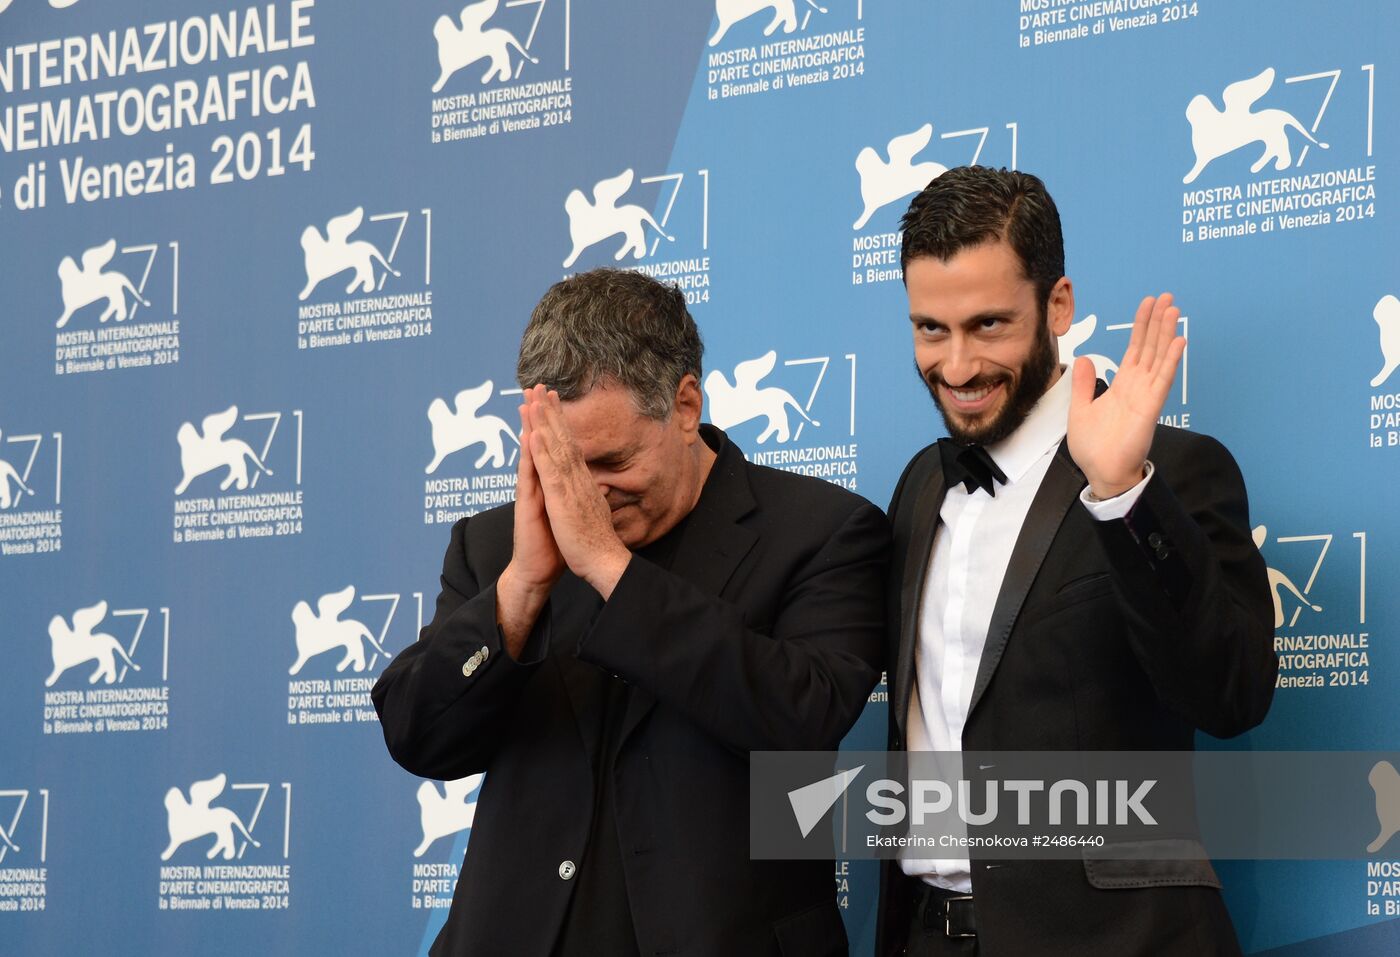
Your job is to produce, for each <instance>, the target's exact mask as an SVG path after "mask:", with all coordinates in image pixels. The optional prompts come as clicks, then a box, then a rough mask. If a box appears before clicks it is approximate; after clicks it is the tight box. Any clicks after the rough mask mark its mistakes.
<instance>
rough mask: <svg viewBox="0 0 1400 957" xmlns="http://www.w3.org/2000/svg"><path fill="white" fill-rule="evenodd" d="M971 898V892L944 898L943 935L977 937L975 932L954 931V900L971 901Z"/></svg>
mask: <svg viewBox="0 0 1400 957" xmlns="http://www.w3.org/2000/svg"><path fill="white" fill-rule="evenodd" d="M970 900H972V895H971V894H959V895H958V896H956V897H945V898H944V899H943V936H944V937H976V936H977V935H976V934H975V933H972V934H955V933H953V902H954V901H970Z"/></svg>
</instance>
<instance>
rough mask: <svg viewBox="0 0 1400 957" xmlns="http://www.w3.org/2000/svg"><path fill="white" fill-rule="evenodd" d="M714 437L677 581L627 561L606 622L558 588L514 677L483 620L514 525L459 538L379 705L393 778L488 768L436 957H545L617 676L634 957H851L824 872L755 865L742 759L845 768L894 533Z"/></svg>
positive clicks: (675, 570)
mask: <svg viewBox="0 0 1400 957" xmlns="http://www.w3.org/2000/svg"><path fill="white" fill-rule="evenodd" d="M704 430H705V436H706V440H707V441H708V442H709V443H710V444H711V446H712V447H715V448H716V451H717V453H718V458H717V459H716V461H715V463H714V466H713V468H712V470H711V473H710V475H709V478H708V481H707V482H706V485H705V488H704V491H703V493H702V495H701V497H700V500H699V502H698V503H697V504H696V507H695V509H694V510H693V511H692V512H691V513H690V517H689V519H688V521H687V523H686V525H685V527H684V529H683V530H682V532H681V536H682V537H681V539H680V541H679V543H678V547H677V551H676V552H675V553H674V557H673V559H672V562H671V565H670V570H669V571H665V570H662V569H661V568H659V567H658V566H656V565H655V564H652V563H650V562H648V561H647V560H646V559H644V558H642V557H640V556H636V555H634V556H633V558H632V561H631V563H630V564H629V565H628V568H627V570H626V572H625V573H624V574H623V576H622V579H621V580H620V581H619V582H618V584H617V588H616V589H615V591H614V592H613V594H612V597H611V598H610V599H609V601H608V602H607V603H606V604H602V605H601V606H600V603H599V599H598V596H597V593H596V592H594V591H593V590H592V589H591V588H590V587H589V586H588V585H587V584H585V583H584V582H582V581H581V580H579V579H577V578H575V577H573V576H571V575H568V574H566V575H565V577H564V578H563V579H561V580H560V582H559V583H558V584H557V585H556V586H555V589H554V591H553V593H552V595H551V598H550V602H549V605H548V607H547V608H546V610H545V612H544V614H543V615H542V616H541V620H540V623H539V624H538V625H537V626H536V629H535V631H534V633H533V634H532V635H531V637H530V640H529V642H528V644H527V646H526V649H525V651H524V652H523V653H522V655H521V660H519V661H517V660H515V659H513V658H511V656H510V655H509V654H507V653H506V651H505V650H504V648H503V646H502V641H501V638H500V635H499V631H498V629H497V626H496V619H495V604H496V597H495V588H494V582H495V580H496V579H497V578H498V577H499V575H500V573H501V571H502V570H503V569H504V568H505V566H506V563H507V562H508V561H509V560H510V555H511V530H512V516H513V512H512V508H511V507H504V508H499V509H494V510H492V511H489V512H485V513H483V514H480V515H477V516H475V517H472V518H470V519H464V520H463V521H461V522H459V523H458V524H457V525H456V526H454V528H453V530H452V541H451V543H450V545H449V546H448V549H447V557H446V559H445V560H444V562H443V571H442V592H441V594H440V595H439V596H438V600H437V610H436V614H435V615H434V616H433V620H432V622H431V623H430V624H429V625H428V626H427V627H426V628H425V629H424V631H423V634H422V635H421V636H420V638H419V640H418V642H417V643H416V644H414V645H413V646H412V647H411V648H407V649H405V650H404V651H402V652H401V653H400V654H399V655H398V657H397V658H395V660H394V662H393V664H391V665H390V666H389V667H388V668H387V669H385V672H384V675H383V677H382V678H381V679H380V680H379V682H378V683H377V685H376V686H375V689H374V692H373V698H374V702H375V706H376V707H377V708H378V710H379V714H380V718H381V720H382V722H383V729H384V737H385V740H386V742H387V743H388V746H389V751H390V754H391V755H392V756H393V758H394V760H396V761H397V762H398V763H399V764H401V765H402V766H403V767H404V768H406V769H407V770H409V771H411V772H413V773H414V774H419V775H422V776H424V777H431V778H441V779H453V778H459V777H462V776H463V775H466V774H470V773H473V772H478V771H485V772H486V780H485V783H484V784H483V787H482V794H481V797H480V800H479V802H478V805H477V811H476V819H475V824H474V826H473V828H472V834H471V840H470V845H469V848H468V851H467V855H466V862H465V865H464V867H463V869H462V872H461V878H460V880H459V882H458V886H457V893H456V895H455V897H454V899H453V903H452V909H451V912H450V914H449V916H448V920H447V924H446V926H445V927H444V928H443V931H442V933H441V935H440V936H439V937H438V940H437V942H436V943H435V944H434V947H433V951H432V952H433V954H435V955H447V954H470V955H471V957H496V955H501V957H547V955H549V954H550V952H551V949H552V947H553V945H554V943H555V938H556V936H557V934H558V932H559V928H560V926H561V924H562V922H563V920H564V917H565V911H566V908H567V906H568V903H569V897H570V892H571V890H572V889H573V883H572V882H571V881H570V880H569V879H567V878H566V877H565V876H564V875H565V874H566V873H567V874H569V875H570V876H572V871H571V870H570V869H569V868H566V867H563V864H564V862H566V861H567V862H572V863H573V864H574V865H577V864H578V863H579V862H580V861H582V860H583V858H584V857H585V856H586V855H587V854H588V853H589V834H588V829H589V825H590V821H591V817H592V807H593V800H594V782H593V773H594V772H593V767H594V762H593V761H592V756H593V754H594V751H595V749H596V748H597V747H598V735H599V720H598V712H599V710H600V708H599V705H600V698H601V694H602V690H601V688H602V682H603V681H604V680H605V679H606V677H607V675H617V676H620V677H621V678H623V679H624V680H626V681H627V682H629V683H630V684H631V685H633V693H632V695H631V700H630V703H629V706H628V710H627V712H626V713H625V714H624V717H623V721H622V738H621V744H620V746H619V750H618V751H617V755H616V762H615V767H614V774H615V781H614V784H615V791H614V794H615V800H614V805H615V814H616V824H617V835H618V839H619V843H620V845H621V855H622V864H623V869H624V871H625V875H624V876H625V881H626V887H627V892H628V899H629V902H630V907H631V911H632V915H633V920H634V922H635V926H636V931H637V938H638V943H639V945H640V949H641V953H642V954H644V955H651V954H694V955H713V957H733V955H778V954H783V955H788V957H797V955H801V957H812V955H825V954H845V953H846V949H847V947H846V937H845V932H844V929H843V926H842V922H841V917H840V914H839V912H838V910H837V907H836V903H835V893H834V884H833V882H832V877H831V873H832V871H831V864H830V862H821V861H753V860H750V859H749V770H748V753H749V752H750V751H751V750H783V749H812V750H823V749H832V750H834V749H835V748H836V746H837V744H838V743H839V742H840V740H841V738H842V737H843V736H844V735H845V734H846V732H847V731H848V730H849V729H850V727H851V725H852V724H853V723H854V722H855V720H856V718H857V717H858V716H859V714H860V712H861V709H862V708H863V707H864V705H865V702H866V697H867V695H868V694H869V692H870V690H871V688H872V687H873V686H874V684H875V682H876V680H877V679H878V677H879V673H880V667H881V662H882V657H883V653H884V638H885V631H886V621H885V591H884V588H885V576H886V573H887V567H888V560H889V547H890V533H889V525H888V523H887V521H886V519H885V516H884V515H883V514H882V513H881V512H880V510H879V509H877V508H875V507H874V506H872V505H871V504H870V503H868V502H866V501H865V500H864V499H861V498H859V497H858V496H856V495H853V494H851V493H850V492H846V491H844V490H842V489H838V488H836V487H835V486H832V485H829V484H827V483H825V482H822V481H819V480H816V479H812V478H806V477H801V476H796V475H792V474H789V473H786V472H780V471H776V470H773V469H769V468H763V467H759V466H754V465H750V464H749V463H747V462H746V461H745V460H744V457H743V454H742V453H741V452H740V451H739V450H738V449H737V448H736V447H735V446H734V445H732V444H730V443H729V442H728V440H727V439H726V438H725V437H724V434H723V433H722V432H720V431H718V430H717V429H713V428H711V427H709V426H705V427H704ZM483 650H484V652H485V658H484V660H482V659H481V658H480V653H481V652H482V651H483ZM474 655H476V656H477V659H476V660H477V661H478V664H477V665H476V666H475V667H474V668H466V663H468V662H469V661H470V660H472V658H473V656H474ZM464 668H465V670H466V671H469V672H470V674H464Z"/></svg>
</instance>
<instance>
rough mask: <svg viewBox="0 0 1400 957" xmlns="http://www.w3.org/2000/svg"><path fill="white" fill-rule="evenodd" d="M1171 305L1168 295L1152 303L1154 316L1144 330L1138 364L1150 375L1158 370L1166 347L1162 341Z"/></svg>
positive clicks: (1163, 295)
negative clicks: (1168, 308) (1163, 349)
mask: <svg viewBox="0 0 1400 957" xmlns="http://www.w3.org/2000/svg"><path fill="white" fill-rule="evenodd" d="M1170 303H1171V297H1170V296H1169V295H1168V294H1167V293H1162V294H1161V295H1159V296H1157V297H1156V299H1155V301H1154V302H1153V303H1152V314H1151V315H1150V316H1148V318H1147V325H1146V326H1145V327H1144V328H1143V330H1142V349H1141V351H1139V352H1138V357H1137V364H1138V366H1139V367H1140V368H1142V369H1143V370H1144V371H1146V372H1147V373H1148V374H1149V375H1151V374H1152V372H1153V370H1154V369H1155V368H1156V363H1157V360H1158V359H1159V358H1160V356H1161V349H1162V347H1163V346H1164V345H1165V343H1164V342H1162V341H1161V339H1162V328H1163V327H1164V326H1165V325H1166V319H1165V317H1166V311H1167V306H1168V305H1169V304H1170Z"/></svg>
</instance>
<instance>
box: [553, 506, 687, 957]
mask: <svg viewBox="0 0 1400 957" xmlns="http://www.w3.org/2000/svg"><path fill="white" fill-rule="evenodd" d="M687 518H688V516H687ZM687 518H683V519H681V521H680V522H679V523H677V524H676V526H675V527H674V528H672V529H671V530H670V531H668V532H667V533H666V534H665V535H663V536H661V537H660V538H658V539H657V540H656V541H654V542H652V543H651V544H649V545H646V546H644V547H642V548H640V549H638V550H637V552H636V554H637V556H638V557H640V558H642V559H645V560H646V561H649V562H651V563H652V564H653V565H658V566H660V567H661V568H664V569H667V570H669V569H670V567H671V562H672V560H673V559H674V558H675V554H676V549H677V548H678V547H679V545H680V540H681V535H682V533H683V531H684V529H685V525H686V521H687ZM603 680H604V682H605V688H604V692H603V695H602V708H601V712H602V713H601V715H600V716H599V718H598V721H599V723H600V725H601V733H600V734H599V736H598V741H599V748H598V753H597V757H596V759H595V761H594V767H593V789H594V793H593V821H592V823H591V825H590V826H589V831H588V834H589V837H588V848H587V850H586V851H585V852H584V856H583V860H581V861H579V863H578V871H577V873H576V874H575V875H574V878H573V880H574V885H575V886H574V893H573V896H572V897H571V898H570V901H569V910H568V912H567V913H566V914H565V916H564V926H563V928H562V929H561V930H560V933H559V939H558V941H557V942H556V944H555V945H554V957H640V951H639V950H638V949H637V933H636V930H635V929H634V927H633V926H632V907H631V904H630V903H629V901H628V899H627V881H626V878H625V876H624V874H623V870H622V855H623V850H622V845H621V841H620V839H619V837H618V833H617V817H616V806H617V795H616V794H615V780H614V775H613V768H614V765H615V763H616V759H617V750H618V745H619V744H621V740H620V739H621V734H622V721H623V718H624V716H625V715H626V714H627V706H628V705H629V704H630V703H631V700H632V687H631V686H630V685H628V684H627V682H625V681H623V680H622V679H621V678H618V677H617V676H615V675H609V674H605V675H603Z"/></svg>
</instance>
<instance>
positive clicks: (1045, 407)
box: [987, 366, 1073, 482]
mask: <svg viewBox="0 0 1400 957" xmlns="http://www.w3.org/2000/svg"><path fill="white" fill-rule="evenodd" d="M1072 378H1073V377H1072V376H1071V375H1070V370H1069V369H1068V368H1066V367H1064V366H1061V367H1060V377H1059V378H1058V379H1056V380H1055V384H1054V385H1052V386H1051V387H1050V388H1048V389H1046V390H1045V394H1044V395H1042V396H1041V397H1040V401H1038V402H1036V404H1035V405H1034V406H1033V407H1032V408H1031V411H1030V414H1029V415H1027V416H1026V421H1024V422H1022V423H1021V425H1020V426H1019V427H1018V428H1017V429H1016V431H1015V432H1012V433H1011V434H1010V435H1008V436H1007V437H1006V438H1004V439H1002V440H1001V441H1000V442H997V443H996V444H995V445H989V446H987V452H988V453H989V454H990V455H991V457H992V461H994V462H996V464H997V465H998V466H999V467H1000V468H1001V470H1002V471H1003V472H1005V473H1006V480H1007V482H1015V481H1017V480H1019V479H1020V478H1021V477H1022V476H1023V475H1025V474H1026V472H1027V471H1028V470H1029V469H1030V467H1031V466H1032V465H1034V464H1035V463H1036V462H1037V461H1039V460H1040V458H1041V456H1043V455H1044V454H1045V453H1046V452H1048V451H1049V450H1050V449H1052V448H1054V447H1055V446H1057V445H1059V444H1060V442H1061V441H1062V440H1063V439H1064V437H1065V432H1066V427H1067V425H1068V423H1069V399H1070V393H1071V387H1070V382H1071V380H1072Z"/></svg>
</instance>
